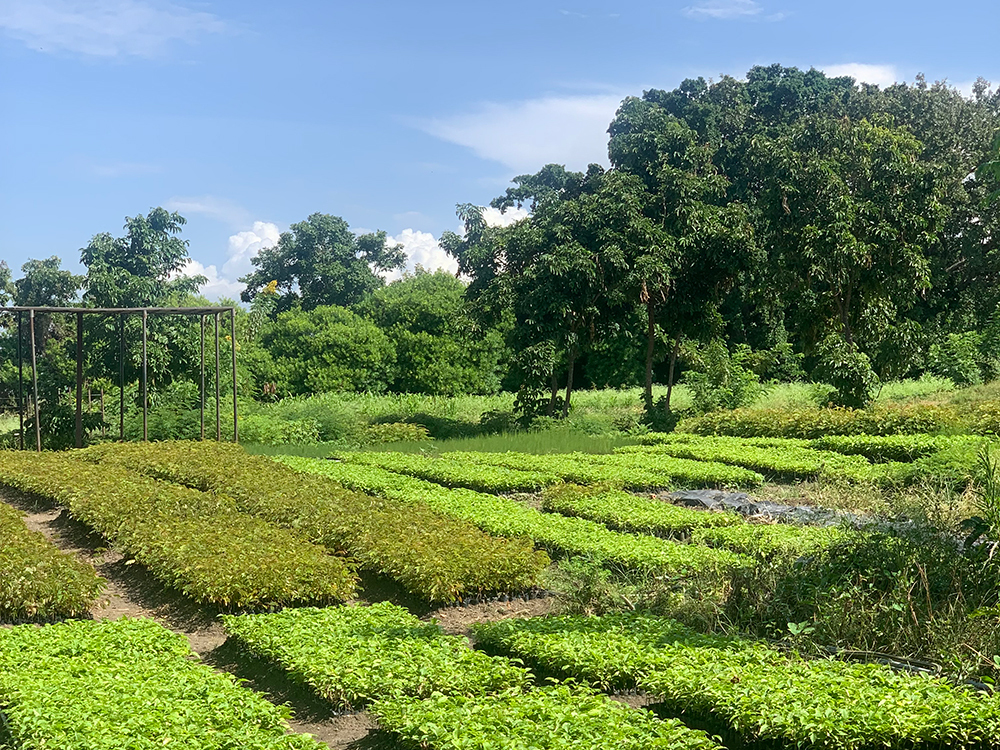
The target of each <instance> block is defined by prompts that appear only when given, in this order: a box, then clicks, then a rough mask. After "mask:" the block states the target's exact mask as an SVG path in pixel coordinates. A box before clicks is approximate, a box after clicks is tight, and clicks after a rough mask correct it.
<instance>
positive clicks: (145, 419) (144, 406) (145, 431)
mask: <svg viewBox="0 0 1000 750" xmlns="http://www.w3.org/2000/svg"><path fill="white" fill-rule="evenodd" d="M146 376H147V372H146V310H145V308H143V311H142V440H143V442H146V441H148V440H149V424H148V418H149V416H148V414H147V411H148V405H149V404H148V402H147V399H146V396H147V393H146V389H147V384H146Z"/></svg>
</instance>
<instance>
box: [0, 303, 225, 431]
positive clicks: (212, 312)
mask: <svg viewBox="0 0 1000 750" xmlns="http://www.w3.org/2000/svg"><path fill="white" fill-rule="evenodd" d="M227 312H228V313H229V331H230V338H231V340H232V344H233V363H232V364H233V373H232V374H233V442H234V443H238V442H239V422H238V410H237V406H236V308H235V307H0V314H10V315H15V316H17V411H18V418H19V423H20V429H19V434H20V447H21V450H24V417H25V404H24V354H23V352H22V343H21V342H22V341H23V340H24V333H23V332H24V316H25V314H27V316H28V328H29V335H28V337H29V339H30V341H31V347H30V348H31V379H32V403H33V409H34V418H35V448H36V450H38V451H41V450H42V430H41V424H40V423H39V421H38V417H39V408H38V370H37V362H36V354H35V346H36V345H35V315H36V314H50V313H62V314H68V315H75V316H76V436H75V437H76V447H77V448H82V447H83V316H84V315H111V316H116V317H117V318H118V385H119V389H120V391H121V396H120V403H119V412H118V414H119V416H118V436H119V439H120V440H122V441H124V440H125V319H126V318H127V317H128V316H129V315H139V316H141V318H142V371H141V376H140V378H139V383H140V388H141V390H142V439H143V440H144V441H146V440H149V423H148V411H149V399H148V391H147V386H148V384H147V370H146V367H147V359H146V355H147V351H146V345H147V339H146V334H147V321H148V319H149V316H150V315H182V316H186V317H191V316H195V315H197V316H200V318H201V390H200V393H201V399H200V401H201V409H200V410H201V437H202V439H203V440H204V438H205V319H206V318H207V317H208V316H212V317H213V318H214V319H215V439H216V440H219V441H221V440H222V411H221V401H220V393H219V390H220V380H219V371H220V369H221V364H222V363H221V362H220V356H219V354H220V352H219V319H220V318H221V317H222V316H223V315H224V314H225V313H227Z"/></svg>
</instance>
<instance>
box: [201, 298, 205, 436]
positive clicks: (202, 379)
mask: <svg viewBox="0 0 1000 750" xmlns="http://www.w3.org/2000/svg"><path fill="white" fill-rule="evenodd" d="M201 439H202V440H204V439H205V314H204V313H202V315H201Z"/></svg>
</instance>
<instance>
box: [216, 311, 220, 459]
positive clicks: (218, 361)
mask: <svg viewBox="0 0 1000 750" xmlns="http://www.w3.org/2000/svg"><path fill="white" fill-rule="evenodd" d="M220 314H221V313H215V439H216V441H218V442H221V441H222V407H221V406H220V404H219V368H220V363H221V361H222V360H221V359H220V358H219V315H220Z"/></svg>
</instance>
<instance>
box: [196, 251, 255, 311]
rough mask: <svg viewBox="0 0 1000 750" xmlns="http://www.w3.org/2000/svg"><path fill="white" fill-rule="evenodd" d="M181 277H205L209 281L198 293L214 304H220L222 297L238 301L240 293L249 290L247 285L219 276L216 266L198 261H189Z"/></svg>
mask: <svg viewBox="0 0 1000 750" xmlns="http://www.w3.org/2000/svg"><path fill="white" fill-rule="evenodd" d="M180 275H181V276H204V277H205V278H206V279H208V281H207V282H206V283H204V284H202V285H201V287H200V288H199V290H198V291H199V292H200V293H201V294H203V295H205V296H206V297H208V298H209V299H210V300H212V301H213V302H218V301H219V299H221V298H222V297H228V298H229V299H235V300H238V299H239V298H240V292H242V291H243V290H244V289H246V288H247V285H246V284H243V283H241V282H239V281H231V280H229V279H226V278H223V277H221V276H219V270H218V269H217V268H216V267H215V266H214V265H212V266H204V265H202V264H201V263H199V262H198V261H196V260H188V262H187V265H185V266H184V268H182V269H181V271H180Z"/></svg>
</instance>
